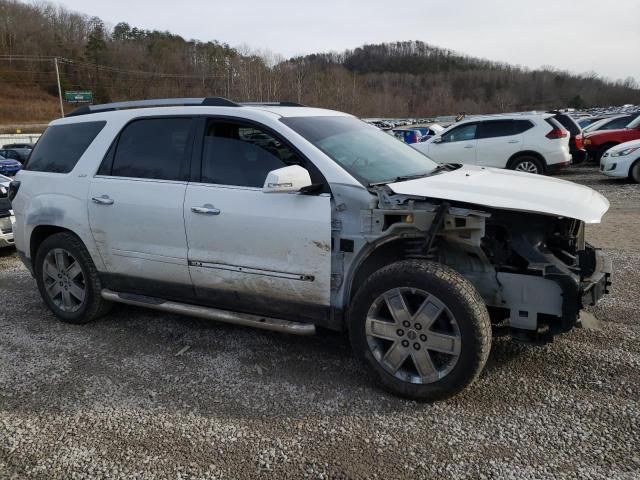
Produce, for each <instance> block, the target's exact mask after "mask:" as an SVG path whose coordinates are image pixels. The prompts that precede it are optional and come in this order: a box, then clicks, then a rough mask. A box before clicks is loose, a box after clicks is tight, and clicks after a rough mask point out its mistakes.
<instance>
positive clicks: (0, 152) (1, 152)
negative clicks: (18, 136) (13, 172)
mask: <svg viewBox="0 0 640 480" xmlns="http://www.w3.org/2000/svg"><path fill="white" fill-rule="evenodd" d="M0 157H4V158H6V159H7V160H17V161H19V162H20V163H24V157H23V155H21V154H20V153H18V152H17V151H16V150H13V149H11V148H2V149H0Z"/></svg>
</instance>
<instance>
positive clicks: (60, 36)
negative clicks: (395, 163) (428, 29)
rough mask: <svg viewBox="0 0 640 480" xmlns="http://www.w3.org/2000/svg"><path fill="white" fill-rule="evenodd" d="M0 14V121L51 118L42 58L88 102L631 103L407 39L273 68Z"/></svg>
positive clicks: (617, 93)
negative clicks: (90, 96)
mask: <svg viewBox="0 0 640 480" xmlns="http://www.w3.org/2000/svg"><path fill="white" fill-rule="evenodd" d="M0 18H2V21H1V22H0V125H3V124H7V123H11V122H33V121H41V120H48V119H51V118H54V117H56V116H58V115H59V105H58V103H57V96H56V95H57V85H56V77H55V70H54V63H53V58H54V57H58V58H59V66H60V73H61V83H62V89H63V90H92V91H93V93H94V98H95V101H96V102H106V101H112V100H125V99H131V98H154V97H156V98H157V97H167V96H179V97H184V96H205V95H208V96H224V97H228V98H232V99H235V100H240V101H242V100H257V101H268V100H281V99H287V100H293V101H299V102H302V103H305V104H309V105H315V106H323V107H329V108H335V109H340V110H345V111H349V112H351V113H354V114H356V115H361V116H427V115H434V114H451V113H455V112H459V111H466V112H468V113H479V112H483V113H489V112H500V111H511V110H525V109H542V108H550V107H564V106H567V105H569V106H576V107H581V106H594V105H616V104H623V103H640V90H639V89H638V85H637V84H636V83H635V82H634V81H633V80H632V79H629V80H627V81H617V82H610V81H606V80H603V79H600V78H598V77H597V76H595V75H591V76H581V75H574V74H569V73H567V72H561V71H554V70H535V71H527V70H523V69H521V68H518V67H514V66H511V65H506V64H502V63H497V62H492V61H490V60H485V59H478V58H473V57H469V56H465V55H463V54H460V53H456V52H453V51H450V50H447V49H443V48H439V47H435V46H431V45H428V44H426V43H423V42H417V41H415V42H398V43H391V44H380V45H366V46H363V47H361V48H357V49H355V50H352V51H344V52H342V53H321V54H315V55H308V56H305V57H297V58H291V59H288V60H284V59H277V58H275V57H274V56H273V55H269V56H268V57H266V56H264V55H262V56H261V55H258V54H255V53H254V52H251V51H244V50H243V51H241V50H239V49H236V48H232V47H230V46H229V45H227V44H224V43H221V42H218V41H215V40H212V41H207V42H202V41H198V40H187V39H184V38H182V37H180V36H178V35H174V34H172V33H170V32H160V31H149V30H143V29H139V28H136V27H132V26H130V25H128V24H126V23H119V24H117V25H115V26H113V27H110V26H108V25H105V24H104V22H103V21H101V20H100V19H99V18H95V17H88V16H86V15H83V14H80V13H75V12H70V11H68V10H66V9H64V8H61V7H57V6H55V5H53V4H47V3H37V4H26V3H21V2H18V1H15V0H0ZM247 41H248V42H249V43H251V39H247ZM72 108H73V106H72V105H67V106H66V109H72Z"/></svg>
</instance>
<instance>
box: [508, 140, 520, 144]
mask: <svg viewBox="0 0 640 480" xmlns="http://www.w3.org/2000/svg"><path fill="white" fill-rule="evenodd" d="M507 143H520V140H509V141H508V142H507Z"/></svg>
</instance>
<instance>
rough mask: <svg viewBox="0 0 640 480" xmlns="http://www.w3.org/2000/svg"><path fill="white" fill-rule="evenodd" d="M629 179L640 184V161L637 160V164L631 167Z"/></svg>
mask: <svg viewBox="0 0 640 480" xmlns="http://www.w3.org/2000/svg"><path fill="white" fill-rule="evenodd" d="M629 178H630V179H631V180H633V181H634V182H636V183H640V160H636V163H634V164H633V165H631V168H630V169H629Z"/></svg>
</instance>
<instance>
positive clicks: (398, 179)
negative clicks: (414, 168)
mask: <svg viewBox="0 0 640 480" xmlns="http://www.w3.org/2000/svg"><path fill="white" fill-rule="evenodd" d="M429 174H431V172H425V173H414V174H413V175H401V176H399V177H394V178H391V179H389V180H382V181H380V182H372V183H370V184H369V186H370V187H375V186H377V185H386V184H387V183H395V182H403V181H405V180H413V179H415V178H422V177H426V176H427V175H429Z"/></svg>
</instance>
